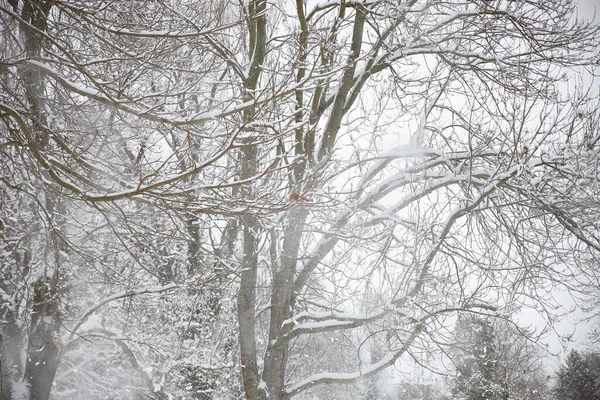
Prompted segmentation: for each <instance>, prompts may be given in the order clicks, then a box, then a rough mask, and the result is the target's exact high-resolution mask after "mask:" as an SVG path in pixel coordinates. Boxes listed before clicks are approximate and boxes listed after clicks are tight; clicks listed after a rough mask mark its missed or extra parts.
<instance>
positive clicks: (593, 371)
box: [554, 350, 600, 400]
mask: <svg viewBox="0 0 600 400" xmlns="http://www.w3.org/2000/svg"><path fill="white" fill-rule="evenodd" d="M556 378H557V381H556V387H555V388H554V394H555V398H556V399H564V400H571V399H573V400H575V399H577V400H592V399H597V398H598V396H600V355H599V354H598V353H591V352H586V353H580V352H578V351H576V350H572V351H571V352H570V353H569V355H568V356H567V358H566V360H565V362H564V364H563V365H561V367H560V369H559V371H558V373H557V374H556Z"/></svg>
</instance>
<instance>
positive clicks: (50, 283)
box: [25, 273, 61, 400]
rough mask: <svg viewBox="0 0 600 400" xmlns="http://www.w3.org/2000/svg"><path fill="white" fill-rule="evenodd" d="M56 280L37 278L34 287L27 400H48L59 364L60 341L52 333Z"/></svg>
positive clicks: (56, 324) (55, 326)
mask: <svg viewBox="0 0 600 400" xmlns="http://www.w3.org/2000/svg"><path fill="white" fill-rule="evenodd" d="M56 278H57V274H56V273H55V276H54V277H53V279H52V280H50V279H48V278H41V279H40V280H38V281H37V282H36V284H35V287H34V298H33V307H32V316H31V327H30V330H29V338H28V339H29V346H28V349H27V364H26V367H25V379H26V380H27V382H28V383H29V398H30V399H31V400H48V399H49V398H50V391H51V389H52V382H53V381H54V375H55V373H56V369H57V367H58V363H59V356H60V350H61V346H60V342H59V341H58V339H57V338H56V333H57V332H58V329H59V327H60V320H59V318H58V299H57V293H56Z"/></svg>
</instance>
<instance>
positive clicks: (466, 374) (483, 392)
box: [452, 315, 508, 400]
mask: <svg viewBox="0 0 600 400" xmlns="http://www.w3.org/2000/svg"><path fill="white" fill-rule="evenodd" d="M454 334H455V343H456V351H455V357H454V362H455V364H456V377H455V378H454V381H453V382H452V394H453V396H454V398H455V399H464V400H501V399H508V395H507V392H506V388H505V387H504V385H503V384H502V377H501V374H500V373H499V368H498V354H497V351H496V345H495V333H494V327H493V325H492V322H491V321H490V320H489V319H488V318H481V317H478V316H472V315H467V316H461V317H460V318H459V320H458V322H457V324H456V328H455V333H454Z"/></svg>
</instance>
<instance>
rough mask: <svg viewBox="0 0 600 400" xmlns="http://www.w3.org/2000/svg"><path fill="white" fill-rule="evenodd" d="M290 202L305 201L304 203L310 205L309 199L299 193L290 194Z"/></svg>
mask: <svg viewBox="0 0 600 400" xmlns="http://www.w3.org/2000/svg"><path fill="white" fill-rule="evenodd" d="M290 200H292V201H303V202H305V203H308V202H310V200H309V199H307V198H306V197H304V196H302V195H301V194H300V193H298V192H292V193H291V194H290Z"/></svg>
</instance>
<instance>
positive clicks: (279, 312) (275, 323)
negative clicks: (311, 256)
mask: <svg viewBox="0 0 600 400" xmlns="http://www.w3.org/2000/svg"><path fill="white" fill-rule="evenodd" d="M307 215H308V209H307V208H306V206H305V205H303V204H302V203H298V204H296V205H295V206H294V208H292V209H291V210H290V212H289V215H288V223H287V226H286V228H285V237H284V242H283V249H282V254H281V262H280V265H278V266H276V267H275V268H273V284H272V286H273V288H272V293H271V319H270V323H269V345H268V347H267V354H266V356H265V367H264V372H263V376H264V381H265V383H266V386H267V388H268V390H269V395H270V399H271V400H278V399H283V398H284V393H283V388H284V384H285V371H286V366H287V360H288V350H289V342H288V341H287V340H286V338H285V335H286V334H287V333H288V331H289V325H288V326H285V327H284V322H285V321H286V320H288V319H290V318H291V317H292V315H293V310H294V306H295V301H296V293H295V292H294V276H295V273H296V267H297V264H298V252H299V250H300V241H301V239H302V234H303V230H304V222H305V220H306V217H307Z"/></svg>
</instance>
